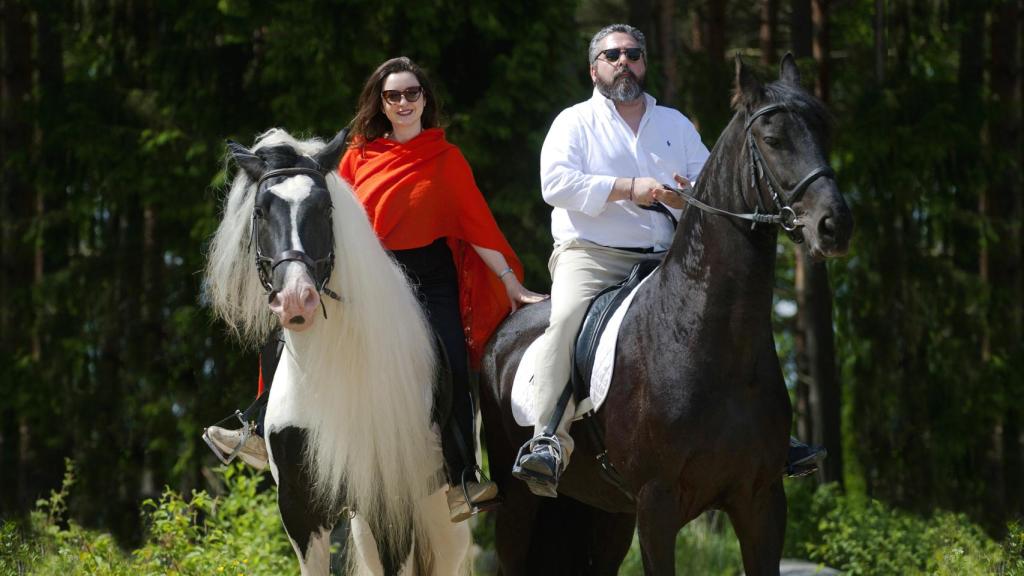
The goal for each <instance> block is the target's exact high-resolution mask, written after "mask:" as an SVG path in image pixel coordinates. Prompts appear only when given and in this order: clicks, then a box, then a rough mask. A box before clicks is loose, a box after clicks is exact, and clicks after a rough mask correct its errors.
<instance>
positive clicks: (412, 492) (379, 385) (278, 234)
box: [206, 129, 470, 575]
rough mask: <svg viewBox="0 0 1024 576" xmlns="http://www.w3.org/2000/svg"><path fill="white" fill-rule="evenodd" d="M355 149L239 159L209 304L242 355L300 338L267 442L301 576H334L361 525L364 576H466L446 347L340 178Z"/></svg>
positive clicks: (277, 390)
mask: <svg viewBox="0 0 1024 576" xmlns="http://www.w3.org/2000/svg"><path fill="white" fill-rule="evenodd" d="M344 140H345V135H344V132H343V133H342V134H339V135H338V136H336V137H335V138H334V140H332V141H331V142H329V143H328V144H326V145H324V144H323V143H322V142H321V141H318V140H310V141H299V140H296V139H295V138H293V137H291V136H290V135H289V134H288V133H286V132H285V131H283V130H279V129H274V130H270V131H268V132H267V133H265V134H263V135H262V136H260V137H259V138H258V139H257V141H256V144H255V145H254V146H253V148H252V149H251V150H249V149H246V148H244V147H242V146H240V145H238V144H234V143H229V148H230V152H231V155H232V156H233V158H234V160H235V161H236V162H237V164H238V165H239V166H240V167H241V168H242V169H241V170H240V171H239V172H238V174H237V175H236V177H235V178H234V181H233V183H232V186H231V190H230V192H229V194H228V197H227V201H226V203H225V207H224V215H223V220H222V221H221V223H220V226H219V228H218V229H217V232H216V235H215V236H214V238H213V241H212V244H211V247H210V251H209V258H208V264H207V270H206V290H207V296H208V298H209V301H210V303H211V305H212V307H213V309H214V310H215V312H216V314H217V315H218V316H220V317H221V318H222V319H224V321H225V322H226V323H227V325H228V326H229V327H230V328H231V329H232V331H233V333H234V334H235V335H236V336H237V337H238V338H239V339H240V340H241V341H242V342H243V343H246V344H258V343H261V342H263V341H264V340H265V339H266V338H267V337H268V335H269V334H270V333H271V331H272V330H273V329H274V328H275V327H276V326H277V325H278V324H280V325H281V326H283V327H284V328H285V330H284V340H285V345H284V352H283V353H282V357H281V360H280V363H279V365H278V368H277V371H276V374H275V376H274V385H273V387H272V388H271V390H270V398H269V403H268V406H267V412H266V419H265V422H264V431H265V437H266V440H267V447H268V450H269V453H270V469H271V472H272V474H273V477H274V480H275V481H276V482H277V485H278V506H279V509H280V512H281V519H282V521H283V524H284V527H285V530H286V531H287V533H288V537H289V539H290V540H291V543H292V546H293V548H294V549H295V554H296V556H298V559H299V565H300V568H301V571H302V574H303V575H307V574H324V575H325V574H327V573H328V570H329V567H330V534H331V530H332V528H333V526H334V525H335V523H336V522H337V521H339V520H342V521H345V520H346V519H347V518H351V536H352V540H353V542H354V545H355V546H354V548H355V549H356V553H355V554H350V558H354V561H353V564H354V565H350V566H349V567H348V568H349V570H350V571H352V572H358V573H365V572H367V571H368V572H370V573H374V574H386V575H392V574H399V573H403V574H404V573H411V574H439V575H448V574H456V573H459V572H462V571H465V569H466V566H465V564H467V562H466V560H467V555H468V551H469V546H470V534H469V528H468V526H467V523H465V522H463V523H461V524H452V523H451V522H450V521H449V518H448V508H447V504H446V500H445V496H444V482H443V480H440V478H443V475H442V474H441V470H442V466H443V465H442V459H441V452H440V446H439V438H438V436H437V434H436V431H435V430H432V425H431V408H432V397H433V385H434V381H435V375H436V374H435V373H436V367H435V357H436V356H435V349H434V345H433V342H434V339H433V336H432V333H431V331H430V329H429V325H428V324H427V321H426V319H425V317H424V315H423V311H422V310H421V308H420V305H419V304H418V302H417V300H416V298H415V296H414V294H413V292H412V290H411V288H410V287H409V285H408V283H407V280H406V278H405V276H404V274H403V273H402V271H401V270H400V269H399V268H398V267H397V265H396V264H395V263H394V261H393V260H392V259H391V258H390V257H389V256H388V254H387V253H386V252H385V250H384V249H383V248H382V246H381V244H380V242H379V240H378V239H377V237H376V235H375V234H374V231H373V229H372V228H371V226H370V224H369V222H368V220H367V217H366V213H365V211H364V210H363V207H362V205H361V204H360V203H359V201H358V200H357V199H356V198H355V196H354V195H353V194H352V191H351V190H350V189H349V187H348V186H347V185H346V184H345V183H344V182H343V181H342V180H341V179H340V178H339V177H338V176H337V174H336V171H335V167H336V166H337V165H338V159H339V157H340V155H341V153H342V152H343V151H344V148H345V142H344ZM319 316H323V318H318V317H319Z"/></svg>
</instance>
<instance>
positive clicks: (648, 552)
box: [636, 480, 682, 576]
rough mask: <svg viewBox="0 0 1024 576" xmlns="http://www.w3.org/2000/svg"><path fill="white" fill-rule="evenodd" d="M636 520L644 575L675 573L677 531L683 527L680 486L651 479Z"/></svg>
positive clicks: (641, 499) (638, 504)
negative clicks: (680, 511) (680, 513)
mask: <svg viewBox="0 0 1024 576" xmlns="http://www.w3.org/2000/svg"><path fill="white" fill-rule="evenodd" d="M636 520H637V531H638V533H639V536H640V552H641V553H642V555H643V560H644V574H657V575H658V576H662V575H666V574H668V575H671V574H675V573H676V563H675V548H676V534H677V533H678V532H679V529H680V528H682V523H681V520H680V515H679V488H678V487H677V486H674V485H667V484H665V483H663V482H661V481H660V480H654V481H651V482H649V483H648V484H647V485H646V486H644V488H643V489H642V490H641V491H640V494H639V498H638V501H637V514H636Z"/></svg>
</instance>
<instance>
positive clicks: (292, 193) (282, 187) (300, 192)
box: [267, 175, 313, 252]
mask: <svg viewBox="0 0 1024 576" xmlns="http://www.w3.org/2000/svg"><path fill="white" fill-rule="evenodd" d="M312 190H313V179H312V178H310V177H309V176H304V175H299V176H292V177H291V178H288V179H287V180H285V181H284V182H281V183H279V184H274V185H273V186H271V187H270V188H268V189H267V191H268V192H270V193H271V194H273V195H274V196H277V197H278V198H280V199H282V200H284V201H285V202H287V203H288V208H289V213H290V215H291V230H292V247H291V249H292V250H298V251H300V252H301V251H302V241H301V240H299V227H298V219H299V205H300V204H302V201H303V200H305V199H306V198H308V197H309V195H310V193H311V192H312Z"/></svg>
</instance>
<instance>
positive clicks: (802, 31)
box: [789, 0, 814, 58]
mask: <svg viewBox="0 0 1024 576" xmlns="http://www.w3.org/2000/svg"><path fill="white" fill-rule="evenodd" d="M789 29H790V31H789V34H790V42H791V43H792V45H793V56H796V57H797V58H810V57H811V56H812V54H813V48H812V43H813V38H814V28H813V24H812V20H811V0H793V5H792V12H791V14H790V24H789Z"/></svg>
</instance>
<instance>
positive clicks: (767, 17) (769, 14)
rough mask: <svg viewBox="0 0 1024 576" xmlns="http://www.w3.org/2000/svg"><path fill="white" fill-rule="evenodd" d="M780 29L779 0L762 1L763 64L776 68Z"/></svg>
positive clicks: (761, 39) (761, 35) (761, 41)
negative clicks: (777, 36)
mask: <svg viewBox="0 0 1024 576" xmlns="http://www.w3.org/2000/svg"><path fill="white" fill-rule="evenodd" d="M778 28H779V0H761V31H760V33H759V34H758V40H759V44H760V46H761V63H762V64H764V65H766V66H774V65H775V62H776V56H775V42H776V35H777V33H778Z"/></svg>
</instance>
